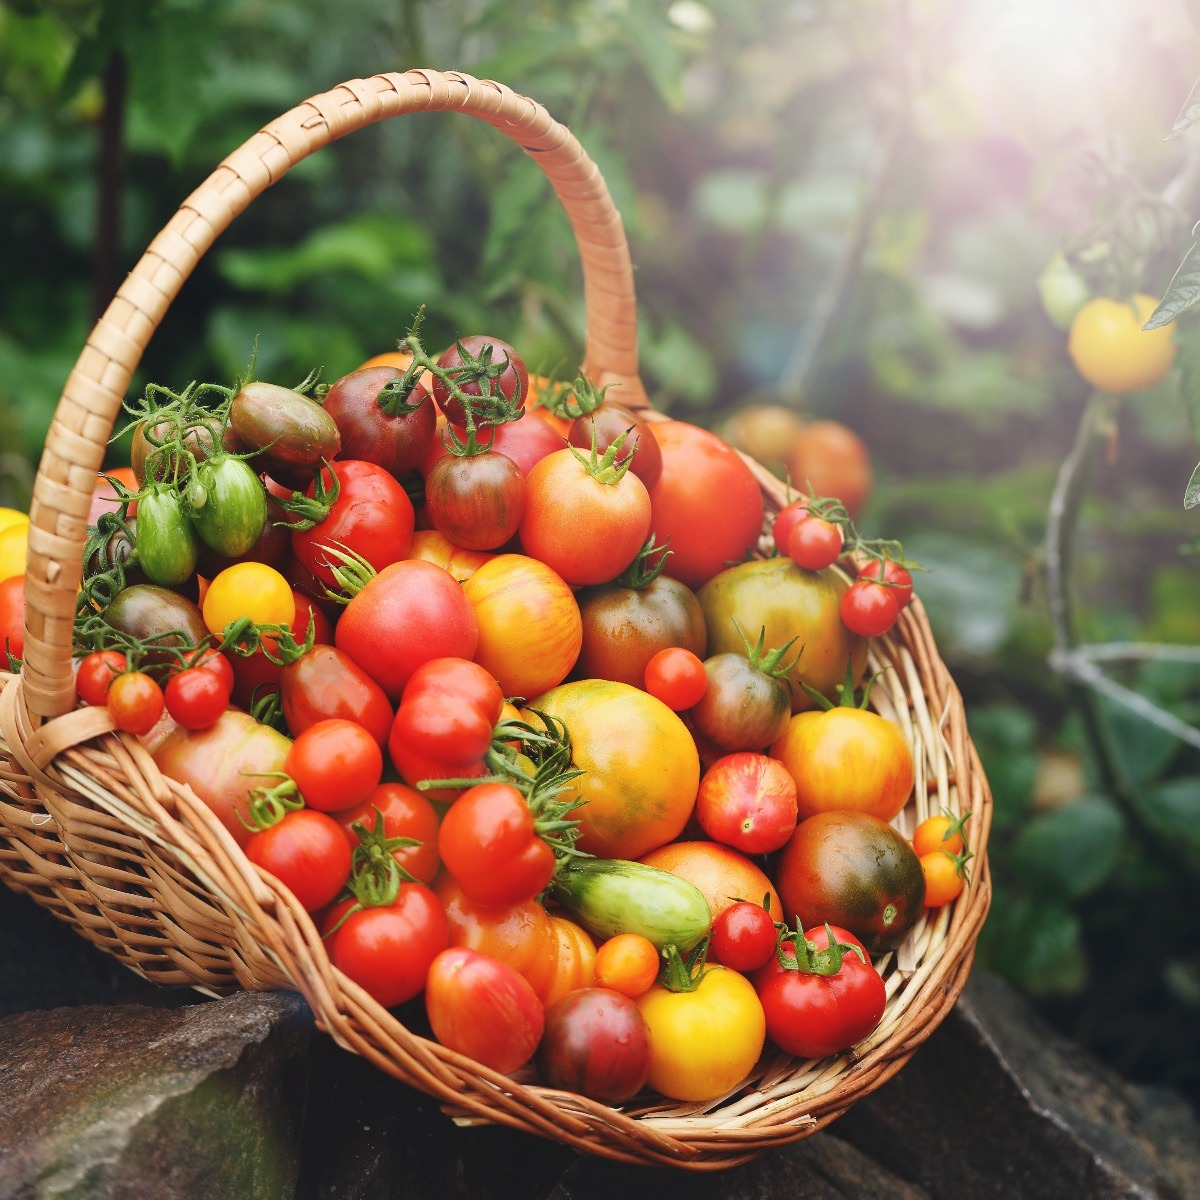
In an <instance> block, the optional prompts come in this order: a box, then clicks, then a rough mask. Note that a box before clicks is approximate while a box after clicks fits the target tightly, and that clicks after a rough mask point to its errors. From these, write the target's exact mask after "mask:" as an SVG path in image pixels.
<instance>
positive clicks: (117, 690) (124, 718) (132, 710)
mask: <svg viewBox="0 0 1200 1200" xmlns="http://www.w3.org/2000/svg"><path fill="white" fill-rule="evenodd" d="M104 702H105V704H107V705H108V711H109V712H110V713H112V719H113V722H114V723H115V725H116V727H117V728H118V729H120V730H122V731H123V732H125V733H139V734H140V733H149V732H150V730H151V729H153V728H154V726H155V725H156V724H157V723H158V718H159V717H161V716H162V714H163V693H162V688H161V687H159V686H158V683H157V682H156V681H155V680H154V679H152V678H151V677H150V676H149V675H147V674H146V673H145V672H144V671H126V672H124V673H123V674H121V675H118V676H117V677H116V679H114V680H113V681H112V683H110V684H109V685H108V694H107V695H106V696H105V698H104Z"/></svg>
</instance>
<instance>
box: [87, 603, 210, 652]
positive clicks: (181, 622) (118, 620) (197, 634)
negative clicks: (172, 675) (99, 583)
mask: <svg viewBox="0 0 1200 1200" xmlns="http://www.w3.org/2000/svg"><path fill="white" fill-rule="evenodd" d="M101 615H102V616H103V617H104V621H105V624H107V625H111V626H112V628H113V629H116V630H119V631H120V632H121V633H127V634H129V635H130V636H131V637H135V638H137V639H138V641H140V642H142V643H144V644H146V645H150V646H162V647H164V650H162V651H157V650H154V651H151V653H150V654H148V655H147V656H146V658H145V660H144V661H145V662H146V663H147V664H150V665H156V664H171V663H173V662H174V661H175V659H174V658H173V657H172V656H171V655H170V654H169V653H167V651H166V649H165V648H169V647H176V648H181V649H191V648H193V647H195V646H197V645H199V644H200V643H201V642H203V641H204V640H205V639H206V638H207V637H208V628H207V626H206V625H205V624H204V616H203V614H202V613H201V611H200V609H199V608H197V606H196V605H195V604H193V603H192V602H191V601H190V600H188V599H187V598H186V597H184V596H181V595H180V594H179V593H178V592H173V591H171V589H170V588H164V587H159V586H158V585H157V584H153V583H135V584H131V585H130V586H129V587H126V588H122V589H121V591H119V592H118V593H117V594H116V595H115V596H114V597H113V598H112V600H111V601H110V602H109V603H108V605H107V606H106V607H105V609H104V612H103V613H102V614H101Z"/></svg>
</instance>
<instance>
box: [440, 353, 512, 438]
mask: <svg viewBox="0 0 1200 1200" xmlns="http://www.w3.org/2000/svg"><path fill="white" fill-rule="evenodd" d="M464 351H465V352H466V354H465V355H464V353H463V352H464ZM467 358H471V359H474V360H475V361H477V362H479V363H480V364H481V365H483V366H486V367H488V368H490V369H489V371H488V374H489V384H488V388H487V394H488V395H489V396H491V397H499V396H506V397H507V398H508V399H509V400H510V401H513V402H514V403H516V404H519V405H523V404H524V403H525V398H526V396H527V394H528V392H529V372H528V370H526V367H525V360H524V359H523V358H522V357H521V356H520V355H519V354H518V353H517V352H516V350H514V349H513V348H512V347H511V346H510V345H509V344H508V343H507V342H502V341H501V340H500V339H499V338H494V337H488V336H487V335H485V334H479V333H473V334H470V335H469V336H467V337H465V338H460V339H459V340H458V342H456V343H455V344H454V345H453V346H451V347H450V348H449V349H448V350H446V351H445V352H444V353H443V354H442V355H441V357H440V358H439V359H438V366H439V367H444V368H446V369H447V370H453V369H454V368H456V367H461V366H462V365H463V363H464V361H466V359H467ZM455 382H456V383H457V385H458V388H459V390H460V391H462V392H463V393H465V394H466V395H467V396H482V395H483V394H484V387H483V384H482V383H481V382H480V381H479V380H475V379H467V380H455ZM433 398H434V400H435V401H436V403H437V406H438V408H440V409H441V410H442V412H444V413H445V414H446V419H447V420H448V421H450V423H451V424H453V425H465V424H466V413H465V412H464V411H463V406H462V402H461V401H459V400H457V399H455V398H454V397H453V396H452V395H451V394H450V389H449V388H448V387H447V386H446V384H445V383H443V382H442V380H440V379H438V378H437V377H436V376H435V377H434V383H433ZM488 403H494V401H489V402H488ZM476 423H477V424H478V420H477V422H476Z"/></svg>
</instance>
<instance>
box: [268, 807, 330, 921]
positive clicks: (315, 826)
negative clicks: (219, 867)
mask: <svg viewBox="0 0 1200 1200" xmlns="http://www.w3.org/2000/svg"><path fill="white" fill-rule="evenodd" d="M245 849H246V857H247V858H248V859H249V860H250V861H251V862H252V863H254V864H255V866H259V867H262V869H263V870H264V871H269V872H270V873H271V874H272V875H274V876H275V878H276V879H278V880H279V882H280V883H282V884H283V885H284V886H285V887H286V888H287V889H288V890H289V891H290V892H291V893H292V895H293V896H295V897H296V899H297V900H298V901H299V902H300V904H301V906H302V907H303V908H304V909H305V911H306V912H310V913H314V912H316V911H317V910H318V909H320V908H324V907H325V905H326V904H328V903H329V902H330V900H332V899H333V898H334V897H335V896H336V895H337V894H338V892H340V891H341V890H342V887H343V886H344V884H345V882H346V880H347V878H349V875H350V846H349V844H348V843H347V841H346V836H345V834H343V833H342V828H341V826H340V825H339V824H338V823H337V822H336V821H335V820H334V819H333V818H332V817H330V816H329V815H328V814H327V813H323V812H314V811H313V810H312V809H310V808H299V809H293V810H291V811H290V812H288V813H285V814H284V816H283V818H282V819H281V820H279V821H277V822H276V823H275V824H274V825H270V826H268V827H267V828H266V829H261V830H259V831H258V832H256V833H254V834H252V835H251V837H250V838H249V840H248V841H247V842H246V847H245Z"/></svg>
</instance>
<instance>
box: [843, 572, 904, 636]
mask: <svg viewBox="0 0 1200 1200" xmlns="http://www.w3.org/2000/svg"><path fill="white" fill-rule="evenodd" d="M839 611H840V612H841V615H842V624H843V625H845V626H846V628H847V629H849V630H850V632H851V633H857V634H858V635H859V636H860V637H880V636H882V635H883V634H885V633H887V631H888V630H889V629H891V627H892V626H893V625H895V624H896V618H897V617H898V616H899V615H900V603H899V600H898V599H897V597H896V589H895V588H890V587H884V586H883V584H881V583H872V582H871V581H870V580H868V579H858V580H855V582H854V583H852V584H851V585H850V586H849V587H848V588H847V589H846V590H845V591H844V592H843V593H842V599H841V603H840V605H839Z"/></svg>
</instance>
